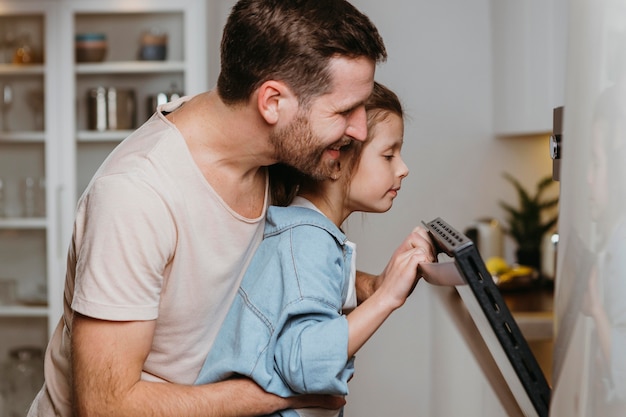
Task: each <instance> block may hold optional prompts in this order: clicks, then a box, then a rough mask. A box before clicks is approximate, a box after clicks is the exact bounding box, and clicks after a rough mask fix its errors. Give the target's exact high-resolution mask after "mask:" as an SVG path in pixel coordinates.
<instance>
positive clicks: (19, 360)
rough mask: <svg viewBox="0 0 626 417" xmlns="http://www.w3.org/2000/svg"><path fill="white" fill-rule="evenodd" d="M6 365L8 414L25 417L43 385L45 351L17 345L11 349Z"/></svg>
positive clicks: (14, 416)
mask: <svg viewBox="0 0 626 417" xmlns="http://www.w3.org/2000/svg"><path fill="white" fill-rule="evenodd" d="M4 366H5V372H3V373H4V374H5V375H6V380H5V387H4V393H5V398H6V399H8V400H9V401H6V403H5V408H7V411H8V414H7V416H8V417H25V416H26V414H28V409H29V408H30V405H31V403H32V402H33V400H34V399H35V396H36V395H37V393H38V392H39V390H40V389H41V387H42V385H43V381H44V377H43V351H42V350H41V349H40V348H38V347H32V346H21V347H16V348H14V349H11V350H10V351H9V360H8V361H7V362H6V363H5V365H4Z"/></svg>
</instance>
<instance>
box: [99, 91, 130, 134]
mask: <svg viewBox="0 0 626 417" xmlns="http://www.w3.org/2000/svg"><path fill="white" fill-rule="evenodd" d="M87 111H88V113H87V128H88V129H89V130H98V131H105V130H128V129H134V128H136V127H137V123H136V120H137V100H136V98H135V90H132V89H121V88H115V87H97V88H93V89H91V90H89V92H88V93H87Z"/></svg>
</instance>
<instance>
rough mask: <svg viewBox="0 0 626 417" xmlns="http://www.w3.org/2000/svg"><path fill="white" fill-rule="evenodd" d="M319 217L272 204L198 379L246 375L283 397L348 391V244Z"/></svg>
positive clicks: (206, 380)
mask: <svg viewBox="0 0 626 417" xmlns="http://www.w3.org/2000/svg"><path fill="white" fill-rule="evenodd" d="M346 240H347V239H346V236H345V235H344V233H343V232H342V231H341V230H340V229H339V228H338V227H337V226H335V224H333V223H332V222H331V221H330V220H329V219H328V218H327V217H325V216H324V215H323V214H321V213H319V212H317V211H315V210H312V209H309V208H304V207H293V206H292V207H274V206H272V207H270V208H269V210H268V213H267V221H266V226H265V235H264V239H263V241H262V243H261V245H260V246H259V248H258V250H257V252H256V254H255V256H254V257H253V259H252V261H251V263H250V265H249V267H248V269H247V272H246V274H245V275H244V277H243V280H242V283H241V286H240V288H239V291H238V293H237V296H236V297H235V300H234V302H233V305H232V307H231V309H230V311H229V313H228V315H227V317H226V319H225V321H224V323H223V325H222V327H221V329H220V332H219V333H218V336H217V338H216V341H215V343H214V345H213V346H212V348H211V351H210V352H209V355H208V356H207V358H206V361H205V363H204V366H203V368H202V370H201V371H200V374H199V376H198V379H197V380H196V383H197V384H204V383H210V382H216V381H220V380H224V379H227V378H229V377H231V376H233V374H240V375H244V376H247V377H250V378H252V379H253V380H254V381H256V383H257V384H259V385H260V386H261V387H263V388H264V389H265V390H266V391H268V392H272V393H274V394H277V395H279V396H282V397H287V396H292V395H295V394H304V393H319V394H334V395H346V394H347V393H348V380H349V379H350V377H351V376H352V374H353V372H354V367H353V361H352V360H351V359H350V358H348V357H347V352H348V322H347V320H346V317H345V316H344V315H342V313H341V308H342V305H343V303H344V301H345V298H346V293H347V287H348V283H349V274H350V261H351V258H352V249H351V248H350V247H349V246H348V245H346Z"/></svg>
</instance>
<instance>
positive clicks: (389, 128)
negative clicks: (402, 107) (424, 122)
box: [346, 113, 409, 213]
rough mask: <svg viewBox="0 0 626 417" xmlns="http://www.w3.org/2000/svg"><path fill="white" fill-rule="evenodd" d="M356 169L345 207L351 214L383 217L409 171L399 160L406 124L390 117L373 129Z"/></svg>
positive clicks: (398, 118)
mask: <svg viewBox="0 0 626 417" xmlns="http://www.w3.org/2000/svg"><path fill="white" fill-rule="evenodd" d="M369 135H370V139H369V140H368V141H366V142H365V144H364V146H363V149H362V151H361V156H360V159H359V162H358V165H357V167H356V168H355V170H354V172H353V175H352V178H351V180H350V185H349V187H348V196H347V202H346V206H347V208H348V210H349V211H350V212H354V211H362V212H371V213H383V212H385V211H387V210H389V209H390V208H391V205H392V204H393V199H394V198H396V196H397V195H398V191H399V190H400V183H401V182H402V179H403V178H404V177H406V176H407V175H408V174H409V169H408V167H407V166H406V164H405V163H404V161H403V160H402V157H401V156H400V150H401V149H402V138H403V136H404V123H403V121H402V118H401V117H399V116H397V115H396V114H393V113H389V114H387V115H386V117H385V118H384V120H382V121H378V122H376V123H375V124H374V126H373V127H372V128H371V129H370V132H369Z"/></svg>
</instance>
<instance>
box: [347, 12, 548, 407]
mask: <svg viewBox="0 0 626 417" xmlns="http://www.w3.org/2000/svg"><path fill="white" fill-rule="evenodd" d="M354 4H355V5H357V6H358V7H359V8H360V9H361V10H363V11H364V12H365V13H366V14H368V15H369V16H370V17H371V18H372V20H373V21H374V22H375V23H376V25H377V26H378V28H379V30H380V32H381V34H382V36H383V38H384V40H385V43H386V45H387V48H388V52H389V59H388V62H387V63H385V64H383V65H382V66H380V67H379V69H378V72H377V78H378V80H379V81H381V82H383V83H385V84H387V85H388V86H390V87H391V88H393V89H394V90H395V91H397V92H398V93H399V95H400V96H401V98H402V100H403V102H404V105H405V107H406V110H407V113H408V114H409V121H408V122H407V125H406V133H405V145H404V148H403V155H404V157H405V160H406V161H407V164H408V165H409V167H410V168H411V173H410V175H409V177H408V178H407V179H406V180H405V181H404V183H403V185H402V186H403V187H402V190H401V192H400V196H399V197H398V198H397V199H396V203H395V204H394V207H393V208H392V210H391V211H390V212H389V213H387V214H384V215H369V216H368V217H366V220H365V221H361V220H360V216H359V217H357V218H356V219H353V220H356V221H352V222H351V223H350V227H349V229H348V233H349V235H350V236H351V238H353V239H355V241H356V242H357V244H358V249H359V251H358V258H357V259H358V264H359V267H360V268H361V269H364V270H368V271H372V272H377V271H380V270H382V268H383V267H384V265H385V264H386V259H387V257H388V256H389V255H390V254H391V252H392V250H393V249H394V248H395V246H396V245H397V243H399V242H400V241H401V239H402V238H403V237H404V236H405V235H406V234H407V233H408V232H409V231H410V229H411V228H412V227H413V226H415V225H417V224H418V223H419V222H420V221H421V220H425V221H429V220H432V219H433V218H435V217H438V216H440V217H442V218H444V219H446V220H447V221H448V222H450V223H451V224H453V225H456V226H457V228H460V229H463V228H464V227H465V226H467V225H469V224H470V223H471V222H472V221H473V219H476V218H478V217H483V216H493V217H497V218H500V219H502V213H501V210H500V208H499V206H498V201H499V200H500V199H504V200H507V201H511V202H514V201H515V200H514V198H515V195H514V193H513V190H512V189H511V188H510V185H509V184H508V183H506V182H505V181H504V180H503V179H502V177H501V173H502V172H503V171H505V170H507V171H509V172H511V173H513V174H514V175H515V176H518V177H520V179H521V180H522V181H523V182H524V183H525V184H527V185H529V186H531V185H534V184H535V182H536V180H537V179H538V178H539V177H541V176H544V175H546V174H548V173H550V172H551V161H550V159H549V155H548V148H547V142H546V140H547V139H546V138H507V139H496V138H494V135H493V133H492V132H493V129H492V124H493V123H492V113H493V112H492V107H493V102H492V86H491V77H492V71H491V33H490V13H489V1H488V0H473V1H467V0H441V1H437V2H432V1H425V0H388V1H385V2H380V1H376V0H356V1H354ZM429 290H430V289H429V288H428V286H427V285H425V284H424V283H420V285H418V287H417V289H416V291H415V293H414V295H413V296H412V298H411V299H410V300H409V301H408V302H407V304H406V305H405V307H403V308H402V309H401V310H399V311H398V312H396V313H395V314H394V315H393V316H392V317H391V318H390V319H389V320H388V322H387V323H385V325H384V326H383V328H382V329H381V330H380V331H379V332H378V333H377V334H376V335H375V336H374V338H373V339H372V340H371V341H370V342H368V344H367V345H366V346H365V347H364V348H363V349H362V350H361V352H360V353H359V354H358V357H357V364H356V367H357V368H356V369H357V370H356V374H355V378H354V380H353V381H352V382H351V394H350V397H349V401H348V407H347V409H346V416H347V417H355V416H379V415H398V416H430V417H432V416H436V415H441V416H442V417H443V416H445V413H446V412H445V410H450V409H455V408H456V409H462V408H461V407H462V404H463V403H464V402H465V399H464V398H463V396H462V395H459V394H460V392H459V391H458V390H455V388H461V389H462V388H463V387H462V386H459V385H458V384H454V383H453V382H454V381H453V379H454V378H456V381H459V380H462V376H463V373H464V372H465V370H464V369H461V368H460V367H459V368H455V369H453V370H452V372H451V373H450V374H448V375H447V377H448V378H452V379H450V382H451V383H450V384H449V385H448V386H442V384H438V385H434V386H435V387H437V386H438V387H439V388H435V390H436V392H433V391H432V390H431V388H432V387H433V382H434V381H435V380H438V381H442V377H441V376H440V375H439V373H440V372H442V371H444V370H445V371H446V372H450V367H445V369H443V367H438V364H439V363H440V362H437V361H433V359H435V358H436V359H437V360H441V359H443V360H446V358H445V357H443V358H442V354H441V349H442V348H443V347H444V346H438V345H437V344H436V343H438V342H436V341H442V337H441V333H440V332H438V330H439V328H438V327H436V326H435V325H434V324H435V323H437V324H440V323H441V321H439V320H435V318H434V317H431V314H432V313H433V312H434V311H440V312H441V311H444V310H441V309H437V308H436V306H435V305H434V303H433V302H432V299H433V295H432V293H431V292H430V291H429ZM443 339H445V337H444V338H443ZM457 339H458V338H452V340H457ZM459 348H460V347H459ZM444 352H445V351H444ZM437 353H439V354H437ZM465 366H466V369H467V367H468V366H469V367H470V369H472V368H474V367H475V365H474V364H471V363H470V364H467V365H465ZM455 372H456V374H455ZM438 375H439V377H438ZM443 379H445V377H444V378H443ZM466 382H467V381H466ZM474 382H475V383H476V384H478V383H479V382H480V381H474ZM440 388H443V391H441V390H439V389H440ZM438 399H439V400H445V399H447V400H448V401H449V402H450V403H455V402H456V403H457V404H456V407H455V406H450V407H452V408H450V407H447V408H442V407H441V402H438V403H437V404H436V402H437V400H438ZM431 400H432V401H431ZM459 405H460V406H459ZM467 415H470V414H467ZM479 415H480V414H479Z"/></svg>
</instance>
